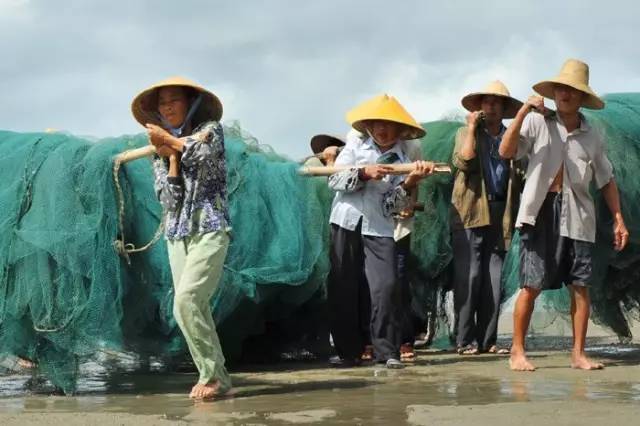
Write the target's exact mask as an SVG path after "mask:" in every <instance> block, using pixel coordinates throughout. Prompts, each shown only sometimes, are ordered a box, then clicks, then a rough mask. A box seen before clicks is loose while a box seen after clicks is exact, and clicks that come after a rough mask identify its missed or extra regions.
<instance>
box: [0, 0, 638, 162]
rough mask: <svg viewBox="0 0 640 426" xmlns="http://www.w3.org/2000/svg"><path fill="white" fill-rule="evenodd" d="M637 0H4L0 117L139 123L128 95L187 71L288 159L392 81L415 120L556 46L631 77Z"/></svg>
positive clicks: (519, 88)
mask: <svg viewBox="0 0 640 426" xmlns="http://www.w3.org/2000/svg"><path fill="white" fill-rule="evenodd" d="M639 9H640V6H638V5H637V3H636V2H634V1H631V0H629V1H608V2H595V1H594V2H590V1H577V0H570V1H564V2H555V1H548V0H539V1H535V2H515V1H499V0H493V1H491V0H485V1H449V2H439V4H434V2H429V1H419V0H412V1H397V2H388V1H385V2H383V1H364V0H358V1H350V2H339V1H335V0H327V1H324V2H300V1H293V0H291V1H284V0H272V1H258V0H255V1H244V2H228V1H227V2H223V1H203V0H191V1H189V0H183V1H181V2H170V1H133V0H129V1H122V0H110V1H91V2H87V1H80V0H67V1H51V0H49V1H46V0H31V1H29V0H0V51H1V52H2V53H3V60H2V61H1V62H0V90H1V93H2V95H3V96H2V100H1V101H0V128H5V129H15V130H19V131H31V130H42V129H44V128H47V127H54V128H61V129H67V130H69V131H72V132H74V133H79V134H90V135H96V136H115V135H119V134H123V133H133V132H138V131H140V128H139V126H138V125H137V124H136V123H135V122H134V121H133V119H132V118H131V115H130V113H129V103H130V100H131V98H132V97H133V95H134V94H135V93H136V92H137V91H139V90H140V89H142V88H143V87H145V86H146V85H148V84H150V83H152V82H154V81H156V80H159V79H161V78H164V77H166V76H169V75H174V74H183V75H186V76H188V77H191V78H194V79H196V80H198V81H199V82H201V83H202V84H204V85H206V86H207V87H209V88H211V89H212V90H214V91H216V92H217V93H218V94H219V95H220V97H221V98H222V100H223V102H224V104H225V119H226V120H230V119H237V120H239V121H240V122H241V124H242V125H243V127H244V128H245V129H246V130H247V131H249V132H250V133H252V134H254V135H255V136H256V137H257V138H258V139H259V140H260V141H261V142H262V143H267V144H270V145H272V146H273V147H274V148H275V149H276V150H277V151H279V152H282V153H288V154H289V155H290V156H292V157H294V158H297V157H302V156H303V155H305V154H306V151H307V149H308V140H309V138H310V136H312V135H313V134H314V133H317V132H333V133H344V132H345V131H346V130H347V124H346V123H345V122H344V113H345V111H346V110H348V109H349V108H351V107H352V106H354V105H355V104H357V103H359V102H360V101H362V100H364V99H365V98H367V97H369V96H372V95H375V94H377V93H380V92H383V91H388V92H390V93H392V94H394V95H396V96H397V97H398V98H399V99H400V100H401V101H402V102H403V103H405V105H406V106H407V108H408V109H409V110H410V111H411V112H412V113H413V114H414V115H415V116H416V117H417V118H418V119H420V120H422V121H429V120H435V119H438V118H440V117H442V116H444V115H447V114H450V113H452V112H456V111H459V110H460V107H459V99H460V98H461V97H462V96H463V95H464V94H465V92H468V91H470V90H476V89H478V88H480V87H481V86H483V85H484V84H485V83H486V82H487V81H489V80H492V79H495V78H501V79H503V80H504V81H505V82H506V83H507V85H508V86H509V88H510V89H511V91H512V93H513V94H514V95H516V96H518V97H526V96H527V95H529V94H530V90H531V89H530V87H531V85H532V84H533V83H535V82H536V81H538V80H540V79H543V78H546V77H551V76H552V75H554V74H555V73H556V72H557V70H558V68H559V66H560V65H561V64H562V62H563V60H564V59H566V58H568V57H579V58H582V59H584V60H586V61H587V62H589V63H590V64H591V67H592V86H593V87H594V88H595V89H596V90H597V91H598V92H601V93H606V92H617V91H634V90H637V88H638V87H640V73H638V69H639V65H640V59H638V58H640V48H639V47H638V43H637V39H638V31H637V30H636V27H637V23H636V21H637V18H636V17H637V15H638V11H639Z"/></svg>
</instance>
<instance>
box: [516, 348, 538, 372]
mask: <svg viewBox="0 0 640 426" xmlns="http://www.w3.org/2000/svg"><path fill="white" fill-rule="evenodd" d="M509 368H511V369H512V370H513V371H535V370H536V367H535V366H534V365H533V364H531V363H530V362H529V359H528V358H527V355H526V354H525V352H524V351H519V350H514V349H513V348H511V357H510V358H509Z"/></svg>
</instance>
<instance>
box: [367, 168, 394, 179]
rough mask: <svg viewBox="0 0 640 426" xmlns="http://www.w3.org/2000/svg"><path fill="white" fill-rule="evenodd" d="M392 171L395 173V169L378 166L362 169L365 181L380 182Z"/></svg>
mask: <svg viewBox="0 0 640 426" xmlns="http://www.w3.org/2000/svg"><path fill="white" fill-rule="evenodd" d="M392 171H393V168H391V167H389V166H384V165H381V164H376V165H373V166H367V167H365V168H364V169H362V174H363V177H364V179H365V180H367V179H373V180H380V179H382V178H383V177H385V176H386V175H388V174H389V173H391V172H392Z"/></svg>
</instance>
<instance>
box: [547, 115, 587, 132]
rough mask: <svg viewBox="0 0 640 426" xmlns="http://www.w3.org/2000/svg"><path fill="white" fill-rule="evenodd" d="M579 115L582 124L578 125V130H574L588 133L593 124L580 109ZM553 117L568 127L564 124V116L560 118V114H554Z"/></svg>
mask: <svg viewBox="0 0 640 426" xmlns="http://www.w3.org/2000/svg"><path fill="white" fill-rule="evenodd" d="M578 116H579V117H580V125H579V126H578V128H577V129H576V130H574V132H577V133H586V132H588V131H589V130H591V124H589V121H588V120H587V117H585V116H584V114H583V113H581V112H580V111H578ZM553 118H555V120H556V121H557V122H558V123H560V124H561V125H562V127H564V128H565V129H566V126H565V125H564V122H563V121H562V118H560V114H557V113H556V114H554V115H553Z"/></svg>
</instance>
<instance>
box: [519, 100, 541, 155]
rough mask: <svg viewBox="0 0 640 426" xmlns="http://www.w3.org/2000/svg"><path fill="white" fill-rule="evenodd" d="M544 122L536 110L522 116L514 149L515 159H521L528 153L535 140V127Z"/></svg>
mask: <svg viewBox="0 0 640 426" xmlns="http://www.w3.org/2000/svg"><path fill="white" fill-rule="evenodd" d="M542 124H544V116H543V115H542V114H540V113H537V112H530V113H529V114H527V116H526V117H525V118H524V121H523V122H522V127H520V140H519V141H518V150H517V151H516V158H515V159H516V160H521V159H523V158H525V157H527V156H528V155H529V153H530V152H531V148H532V147H533V143H534V142H535V140H536V135H537V133H536V132H537V127H539V126H540V125H542Z"/></svg>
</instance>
